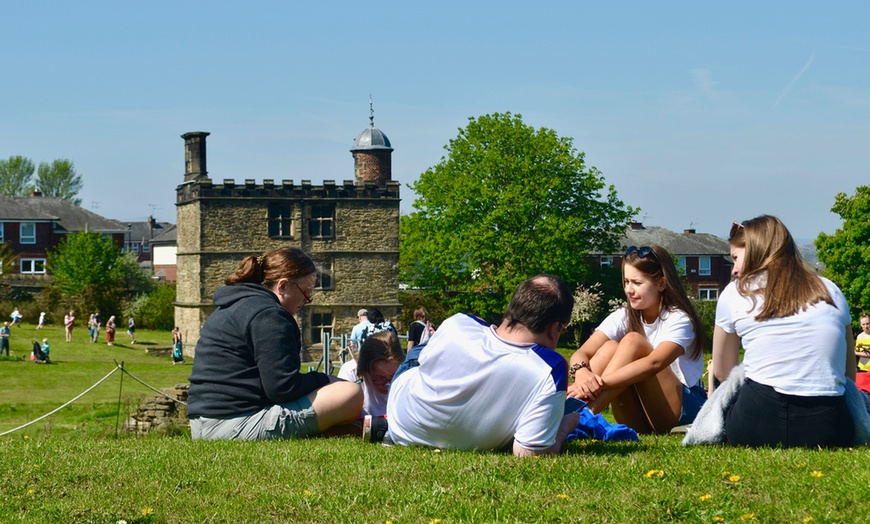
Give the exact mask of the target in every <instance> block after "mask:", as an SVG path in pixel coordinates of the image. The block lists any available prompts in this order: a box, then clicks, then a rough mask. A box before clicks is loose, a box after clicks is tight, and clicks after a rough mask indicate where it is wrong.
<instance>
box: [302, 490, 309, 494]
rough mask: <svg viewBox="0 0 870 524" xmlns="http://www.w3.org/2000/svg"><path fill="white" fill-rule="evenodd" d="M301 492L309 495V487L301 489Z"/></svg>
mask: <svg viewBox="0 0 870 524" xmlns="http://www.w3.org/2000/svg"><path fill="white" fill-rule="evenodd" d="M302 494H303V495H311V490H310V489H303V490H302Z"/></svg>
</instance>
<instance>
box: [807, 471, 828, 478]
mask: <svg viewBox="0 0 870 524" xmlns="http://www.w3.org/2000/svg"><path fill="white" fill-rule="evenodd" d="M810 476H811V477H813V478H817V479H820V478H822V477H824V476H825V474H824V473H822V472H821V471H813V472H812V473H810Z"/></svg>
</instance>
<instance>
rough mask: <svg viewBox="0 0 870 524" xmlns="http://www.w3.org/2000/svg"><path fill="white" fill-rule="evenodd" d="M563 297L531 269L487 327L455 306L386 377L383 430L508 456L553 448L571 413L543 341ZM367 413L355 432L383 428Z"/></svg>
mask: <svg viewBox="0 0 870 524" xmlns="http://www.w3.org/2000/svg"><path fill="white" fill-rule="evenodd" d="M573 305H574V298H573V296H572V295H571V290H570V289H568V287H567V286H566V285H565V283H564V282H562V281H561V280H559V279H558V278H556V277H553V276H549V275H539V276H536V277H534V278H531V279H529V280H526V281H525V282H523V283H522V284H520V286H519V288H517V290H516V292H515V293H514V295H513V298H512V299H511V301H510V304H508V307H507V310H506V311H505V314H504V319H503V320H502V322H501V324H499V325H498V326H497V327H496V326H495V325H488V324H487V323H486V322H484V321H483V320H481V319H479V318H477V317H473V316H470V315H465V314H458V315H454V316H452V317H450V318H448V319H447V320H445V321H444V323H443V324H441V326H440V327H439V328H438V331H436V332H435V334H434V335H433V336H432V338H431V339H429V341H428V342H427V344H425V345H420V346H417V348H415V349H417V350H419V351H416V352H411V353H410V354H409V355H408V357H409V360H407V361H406V362H407V363H408V364H409V366H405V364H403V367H402V368H400V371H399V372H398V373H397V374H396V376H395V377H394V378H393V382H392V385H391V386H390V394H389V401H388V402H387V420H388V421H389V428H388V431H387V432H386V433H387V434H386V438H385V439H384V440H385V441H392V442H393V443H396V444H402V445H424V446H432V447H436V448H453V449H478V450H494V449H511V450H512V451H513V453H514V455H517V456H534V455H545V454H550V453H558V452H559V451H561V449H562V445H563V444H564V442H565V438H566V437H567V435H568V433H570V432H571V431H573V430H574V429H575V428H576V427H577V423H578V421H579V414H578V413H576V412H571V413H569V414H568V415H565V395H566V388H567V385H568V365H567V363H566V362H565V358H564V357H562V356H561V355H560V354H559V353H557V352H556V351H554V350H553V349H552V348H555V347H556V345H557V343H558V342H559V336H560V335H561V333H562V331H563V329H564V328H565V326H567V325H568V323H569V322H570V320H571V309H572V307H573ZM416 357H419V358H416ZM372 422H373V425H372V426H371V427H369V428H364V436H365V435H366V433H368V434H369V435H370V436H371V440H372V441H377V440H378V439H379V437H382V436H383V434H384V429H386V428H384V427H383V424H382V422H383V420H382V419H373V421H372ZM375 422H377V423H376V424H375Z"/></svg>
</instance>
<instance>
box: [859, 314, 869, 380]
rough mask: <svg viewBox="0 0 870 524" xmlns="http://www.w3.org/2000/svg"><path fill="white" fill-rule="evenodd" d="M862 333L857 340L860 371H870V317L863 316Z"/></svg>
mask: <svg viewBox="0 0 870 524" xmlns="http://www.w3.org/2000/svg"><path fill="white" fill-rule="evenodd" d="M861 330H862V331H861V333H858V336H857V337H856V338H855V356H857V357H858V369H860V370H862V371H870V315H861Z"/></svg>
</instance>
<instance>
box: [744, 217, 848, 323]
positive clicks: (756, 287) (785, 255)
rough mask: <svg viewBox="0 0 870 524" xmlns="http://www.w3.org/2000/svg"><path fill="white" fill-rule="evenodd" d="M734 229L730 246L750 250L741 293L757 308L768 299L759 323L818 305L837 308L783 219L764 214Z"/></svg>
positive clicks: (757, 316) (745, 264)
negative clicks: (798, 248)
mask: <svg viewBox="0 0 870 524" xmlns="http://www.w3.org/2000/svg"><path fill="white" fill-rule="evenodd" d="M731 229H732V232H731V235H730V237H729V238H728V243H729V244H731V245H732V246H734V247H737V248H744V249H745V250H746V251H745V252H744V253H743V270H742V271H741V272H740V276H739V277H738V279H737V292H738V293H740V294H741V295H743V296H745V297H749V298H750V299H751V300H752V307H753V308H754V307H755V304H756V302H757V300H758V297H759V296H761V298H763V299H764V304H763V305H762V306H761V311H759V312H758V315H756V316H755V320H756V321H759V322H760V321H762V320H767V319H769V318H785V317H790V316H792V315H794V314H795V313H798V312H799V311H804V310H806V309H807V307H809V306H811V305H813V304H815V303H817V302H827V303H828V304H830V305H832V306H834V307H836V305H835V304H834V301H833V299H832V298H831V294H830V293H829V292H828V288H827V287H825V283H824V282H822V279H821V278H819V276H818V275H816V274H815V272H813V270H812V269H811V268H810V266H809V265H807V263H806V262H805V261H804V259H803V258H802V257H801V255H800V253H799V252H798V250H797V245H796V244H795V241H794V238H792V236H791V233H789V231H788V229H787V228H786V227H785V224H783V223H782V221H781V220H780V219H778V218H776V217H774V216H770V215H761V216H758V217H755V218H753V219H751V220H746V221H745V222H743V223H741V224H738V225H737V227H732V228H731Z"/></svg>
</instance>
